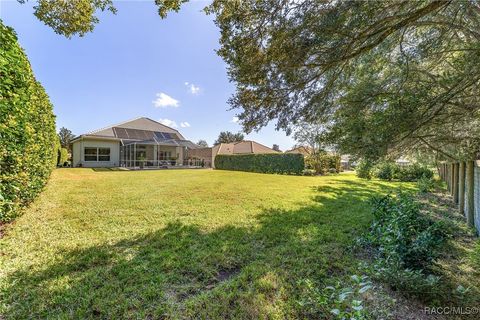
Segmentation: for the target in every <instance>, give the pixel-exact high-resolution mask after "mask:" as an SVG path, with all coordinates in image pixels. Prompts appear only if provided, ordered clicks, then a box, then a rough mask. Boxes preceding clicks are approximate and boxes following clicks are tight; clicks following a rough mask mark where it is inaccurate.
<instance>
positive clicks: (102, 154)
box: [84, 148, 110, 161]
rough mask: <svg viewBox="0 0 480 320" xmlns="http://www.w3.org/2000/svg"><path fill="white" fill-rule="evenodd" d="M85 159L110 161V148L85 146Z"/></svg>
mask: <svg viewBox="0 0 480 320" xmlns="http://www.w3.org/2000/svg"><path fill="white" fill-rule="evenodd" d="M84 159H85V161H110V148H85V149H84Z"/></svg>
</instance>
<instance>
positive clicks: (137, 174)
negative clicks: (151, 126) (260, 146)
mask: <svg viewBox="0 0 480 320" xmlns="http://www.w3.org/2000/svg"><path fill="white" fill-rule="evenodd" d="M400 185H402V186H404V187H406V188H413V184H405V183H403V184H401V183H392V182H380V181H375V180H374V181H364V180H360V179H358V178H356V177H355V176H354V175H353V174H340V175H334V176H324V177H301V176H282V175H266V174H255V173H245V172H231V171H215V170H213V171H212V170H159V171H116V172H113V171H93V170H90V169H68V170H67V169H62V170H56V171H55V172H54V173H53V176H52V178H51V179H50V182H49V184H48V186H47V188H46V190H45V191H44V192H43V193H42V195H41V196H40V197H39V198H38V199H37V201H36V202H35V203H34V204H33V205H32V206H31V207H30V208H29V209H28V210H27V212H26V213H25V214H24V215H23V216H22V217H20V218H19V219H17V220H16V221H15V222H14V223H13V224H11V225H10V226H8V227H7V228H6V230H5V235H4V237H3V239H1V240H0V315H3V317H4V318H5V319H25V318H117V319H118V318H142V319H143V318H210V319H223V318H237V319H252V318H279V319H280V318H281V319H285V318H302V317H308V316H309V314H305V310H304V309H303V308H302V306H301V304H300V303H299V301H302V300H304V297H302V294H303V289H302V288H301V286H299V283H301V282H302V281H304V280H305V279H313V281H314V282H315V283H316V284H317V285H318V286H322V285H328V284H331V283H335V282H336V281H338V280H339V279H345V278H347V279H348V278H349V277H350V276H351V275H353V274H355V273H357V272H358V265H359V262H360V258H359V257H358V256H357V255H356V254H355V252H352V250H351V248H352V245H353V243H354V242H355V239H356V238H357V237H358V236H359V235H360V234H362V233H363V232H365V230H366V229H367V228H368V226H369V224H370V222H371V218H372V217H371V213H370V207H369V206H368V204H367V203H368V201H367V200H368V199H369V198H370V197H371V196H374V195H379V194H383V193H386V192H388V191H391V190H393V189H396V188H397V187H399V186H400ZM476 252H478V250H477V251H476ZM475 257H478V255H477V256H475ZM475 257H472V259H470V260H469V261H477V259H478V258H475ZM0 317H1V316H0Z"/></svg>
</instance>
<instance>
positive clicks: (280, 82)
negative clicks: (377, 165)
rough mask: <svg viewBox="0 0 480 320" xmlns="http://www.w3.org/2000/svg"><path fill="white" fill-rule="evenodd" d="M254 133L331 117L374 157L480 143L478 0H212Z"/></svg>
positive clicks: (341, 134) (338, 133) (350, 144)
mask: <svg viewBox="0 0 480 320" xmlns="http://www.w3.org/2000/svg"><path fill="white" fill-rule="evenodd" d="M209 12H211V13H214V14H215V15H216V23H217V25H218V26H219V27H220V29H221V48H220V50H219V51H218V52H219V54H220V56H222V57H223V59H224V60H225V61H226V62H227V64H228V66H229V70H228V72H229V76H230V78H231V79H232V80H233V81H234V82H235V83H236V85H237V90H236V94H235V95H234V96H233V97H232V98H231V100H230V103H231V105H232V106H233V107H235V108H240V109H243V112H242V113H241V114H240V121H241V123H242V124H243V126H244V128H245V130H246V131H247V132H249V131H251V130H254V129H258V128H260V127H262V126H264V125H266V124H267V123H268V122H269V121H271V120H274V119H277V127H278V128H280V129H285V130H287V131H289V130H291V129H292V128H293V127H294V126H295V125H296V124H297V123H300V122H307V123H312V122H313V123H318V122H320V123H322V124H323V125H325V132H326V135H325V138H326V139H327V142H330V143H335V144H338V145H339V146H340V148H341V150H343V151H346V152H350V153H353V154H357V155H361V156H364V157H367V158H378V157H380V156H383V155H385V154H389V153H395V152H397V153H399V152H402V153H405V152H409V151H410V150H413V149H418V148H425V149H428V150H436V151H437V152H438V153H439V154H440V155H441V156H442V157H445V158H450V157H451V158H472V157H473V154H474V153H475V152H476V151H478V148H479V144H480V141H479V137H480V132H479V130H480V129H479V128H480V126H479V124H480V115H479V109H480V104H479V99H480V98H479V96H478V92H479V89H480V88H479V85H480V82H479V79H480V31H479V30H480V5H479V2H478V1H473V0H472V1H368V2H367V1H351V2H345V1H278V0H262V1H248V0H247V1H221V0H217V1H214V2H213V4H212V5H211V6H210V7H209Z"/></svg>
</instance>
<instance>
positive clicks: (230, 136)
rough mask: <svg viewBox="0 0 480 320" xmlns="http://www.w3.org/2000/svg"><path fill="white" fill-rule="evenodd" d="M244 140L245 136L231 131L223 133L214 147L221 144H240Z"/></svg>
mask: <svg viewBox="0 0 480 320" xmlns="http://www.w3.org/2000/svg"><path fill="white" fill-rule="evenodd" d="M243 140H244V136H243V134H242V133H241V132H238V133H233V132H230V131H222V132H220V134H219V135H218V138H217V140H215V142H214V143H213V144H214V145H217V144H220V143H232V142H240V141H243Z"/></svg>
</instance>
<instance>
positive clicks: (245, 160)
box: [215, 153, 305, 175]
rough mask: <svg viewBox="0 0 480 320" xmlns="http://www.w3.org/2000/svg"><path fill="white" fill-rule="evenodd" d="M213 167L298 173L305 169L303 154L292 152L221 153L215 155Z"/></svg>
mask: <svg viewBox="0 0 480 320" xmlns="http://www.w3.org/2000/svg"><path fill="white" fill-rule="evenodd" d="M215 168H216V169H221V170H234V171H249V172H259V173H280V174H297V175H300V174H302V172H303V170H304V169H305V165H304V160H303V155H301V154H294V153H266V154H241V155H224V154H222V155H218V156H216V157H215Z"/></svg>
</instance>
